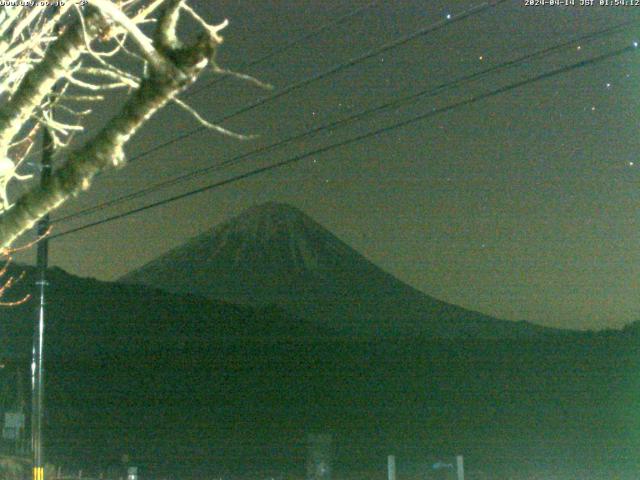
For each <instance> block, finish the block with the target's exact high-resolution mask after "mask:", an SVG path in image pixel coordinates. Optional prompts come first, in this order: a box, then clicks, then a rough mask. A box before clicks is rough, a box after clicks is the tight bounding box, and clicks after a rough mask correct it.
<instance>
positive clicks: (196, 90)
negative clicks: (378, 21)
mask: <svg viewBox="0 0 640 480" xmlns="http://www.w3.org/2000/svg"><path fill="white" fill-rule="evenodd" d="M379 1H380V0H374V1H373V2H370V3H368V4H366V5H364V6H362V7H360V8H356V9H355V10H353V11H351V12H348V13H346V14H344V15H342V16H341V17H338V18H336V19H334V20H332V21H330V22H327V23H325V24H324V25H321V26H319V27H318V28H316V29H314V30H311V31H310V32H309V33H307V34H305V35H303V36H301V37H299V38H296V39H294V40H291V41H289V42H287V43H285V44H284V45H282V46H280V47H278V48H276V49H274V50H271V51H270V52H269V53H266V54H265V55H263V56H262V57H259V58H256V59H255V60H252V61H250V62H246V63H242V64H240V65H239V66H238V67H236V69H238V70H243V69H245V68H249V67H253V66H254V65H258V64H259V63H262V62H265V61H267V60H270V59H271V58H273V57H275V56H277V55H280V54H281V53H284V52H286V51H287V50H289V49H290V48H292V47H295V46H296V45H298V44H299V43H302V42H306V41H307V40H310V39H311V38H313V37H315V36H318V35H320V34H321V33H323V32H325V31H326V30H329V29H330V28H332V27H335V26H336V25H339V24H341V23H342V22H345V21H346V20H349V19H351V18H353V17H355V16H357V15H360V14H361V13H363V12H365V11H367V10H369V9H370V8H372V7H373V6H374V5H376V4H377V3H379ZM227 78H229V77H228V76H227V77H219V78H216V79H214V80H211V81H210V82H208V83H207V84H206V85H202V86H201V87H200V88H194V89H191V90H189V91H188V92H187V93H185V97H191V96H193V95H195V94H197V93H200V92H201V91H203V90H206V89H207V88H210V87H212V86H214V85H217V84H218V83H220V82H222V81H224V80H225V79H227Z"/></svg>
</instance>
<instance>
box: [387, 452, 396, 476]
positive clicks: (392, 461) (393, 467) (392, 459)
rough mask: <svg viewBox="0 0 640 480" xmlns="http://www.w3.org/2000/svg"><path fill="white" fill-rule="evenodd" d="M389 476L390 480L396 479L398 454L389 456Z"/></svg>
mask: <svg viewBox="0 0 640 480" xmlns="http://www.w3.org/2000/svg"><path fill="white" fill-rule="evenodd" d="M387 477H388V480H396V456H395V455H389V456H388V457H387Z"/></svg>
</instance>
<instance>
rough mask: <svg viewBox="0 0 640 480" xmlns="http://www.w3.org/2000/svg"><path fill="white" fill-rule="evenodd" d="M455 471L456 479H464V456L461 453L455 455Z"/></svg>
mask: <svg viewBox="0 0 640 480" xmlns="http://www.w3.org/2000/svg"><path fill="white" fill-rule="evenodd" d="M456 473H457V474H458V480H464V458H463V457H462V455H456Z"/></svg>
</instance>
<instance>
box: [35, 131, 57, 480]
mask: <svg viewBox="0 0 640 480" xmlns="http://www.w3.org/2000/svg"><path fill="white" fill-rule="evenodd" d="M53 148H54V147H53V137H52V135H51V132H50V131H49V128H48V127H46V126H45V127H44V129H43V135H42V165H41V170H40V185H43V186H44V185H45V184H46V182H47V181H48V180H49V177H50V176H51V168H52V167H51V159H52V156H53ZM48 230H49V214H46V215H44V216H43V217H42V218H41V219H40V220H39V221H38V225H37V235H38V238H40V241H39V242H38V255H37V271H38V273H37V275H38V276H37V280H36V286H37V289H38V311H37V317H36V321H35V326H34V332H33V349H32V360H31V394H32V396H31V407H32V408H31V445H32V451H33V480H44V454H43V451H42V423H43V417H44V325H45V310H46V297H45V294H46V287H47V285H48V283H47V266H48V263H49V241H48V239H47V238H46V234H47V233H48Z"/></svg>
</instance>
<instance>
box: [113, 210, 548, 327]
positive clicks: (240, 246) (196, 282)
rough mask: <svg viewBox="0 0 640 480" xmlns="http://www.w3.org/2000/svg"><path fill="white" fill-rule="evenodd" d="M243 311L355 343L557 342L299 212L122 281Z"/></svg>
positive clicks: (248, 217) (163, 260) (234, 227)
mask: <svg viewBox="0 0 640 480" xmlns="http://www.w3.org/2000/svg"><path fill="white" fill-rule="evenodd" d="M120 280H121V281H122V282H124V283H133V284H143V285H148V286H152V287H156V288H160V289H163V290H166V291H170V292H174V293H191V294H197V295H201V296H203V297H206V298H210V299H215V300H224V301H228V302H232V303H237V304H244V305H253V306H264V305H277V306H278V307H281V308H282V309H284V310H286V311H288V312H290V313H291V314H292V315H293V316H295V317H296V318H301V319H307V320H309V321H312V322H314V323H316V324H317V325H321V326H323V327H328V328H330V329H331V330H333V331H335V332H336V333H338V334H340V335H347V336H356V337H364V338H366V337H369V338H372V337H376V336H386V337H389V336H392V337H394V336H395V337H398V336H416V335H418V336H424V337H432V338H479V337H482V338H520V337H531V336H538V335H544V334H551V333H552V332H553V330H552V329H548V328H543V327H541V326H537V325H534V324H530V323H527V322H510V321H504V320H498V319H495V318H492V317H490V316H487V315H483V314H480V313H477V312H473V311H470V310H466V309H464V308H461V307H457V306H455V305H451V304H448V303H445V302H442V301H440V300H437V299H435V298H432V297H430V296H428V295H425V294H424V293H421V292H419V291H418V290H416V289H414V288H412V287H410V286H409V285H406V284H405V283H403V282H401V281H400V280H398V279H397V278H395V277H393V276H392V275H390V274H388V273H386V272H384V271H383V270H382V269H380V268H379V267H377V266H376V265H374V264H373V263H371V262H370V261H368V260H367V259H366V258H364V257H363V256H362V255H360V254H359V253H358V252H356V251H355V250H354V249H353V248H351V247H349V246H348V245H347V244H345V243H344V242H342V241H341V240H339V239H338V238H336V237H335V236H334V235H333V234H331V232H329V231H328V230H326V229H325V228H324V227H322V226H321V225H319V224H318V223H317V222H315V221H314V220H313V219H311V218H310V217H308V216H307V215H305V214H304V213H302V212H301V211H300V210H298V209H296V208H294V207H292V206H289V205H286V204H279V203H267V204H263V205H260V206H256V207H254V208H251V209H249V210H246V211H245V212H243V213H241V214H240V215H239V216H237V217H235V218H233V219H231V220H229V221H227V222H225V223H223V224H221V225H219V226H217V227H215V228H213V229H212V230H210V231H208V232H205V233H203V234H201V235H199V236H197V237H195V238H194V239H192V240H190V241H188V242H187V243H185V244H184V245H181V246H179V247H177V248H175V249H173V250H171V251H170V252H168V253H166V254H165V255H162V256H160V257H159V258H157V259H155V260H153V261H151V262H150V263H148V264H146V265H144V266H143V267H141V268H139V269H137V270H135V271H133V272H131V273H129V274H127V275H126V276H124V277H123V278H121V279H120Z"/></svg>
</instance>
